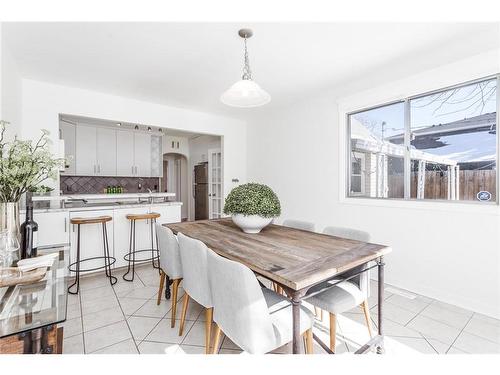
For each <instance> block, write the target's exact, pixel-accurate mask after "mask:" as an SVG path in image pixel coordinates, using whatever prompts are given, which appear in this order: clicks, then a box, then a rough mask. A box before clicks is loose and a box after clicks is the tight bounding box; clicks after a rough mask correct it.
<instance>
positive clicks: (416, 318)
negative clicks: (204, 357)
mask: <svg viewBox="0 0 500 375" xmlns="http://www.w3.org/2000/svg"><path fill="white" fill-rule="evenodd" d="M115 274H116V276H118V283H117V284H116V285H115V286H113V287H111V286H110V285H109V282H108V280H107V278H105V277H104V276H103V275H96V276H90V277H85V278H82V280H81V291H80V294H79V295H78V296H69V301H68V319H67V321H66V322H65V323H64V324H63V326H64V346H63V348H64V353H75V354H91V353H92V354H132V353H134V354H138V353H141V354H154V353H157V354H198V353H204V350H205V349H204V335H205V330H204V314H203V309H202V307H201V306H199V305H197V304H196V303H190V305H189V309H188V315H187V321H186V325H185V331H184V334H183V336H178V327H179V325H178V323H179V321H177V324H176V326H175V328H173V329H172V328H170V313H169V312H170V301H166V300H165V299H164V298H163V299H162V302H161V304H160V306H157V305H156V293H157V290H158V283H159V276H158V271H156V270H153V269H152V268H151V267H150V266H141V267H140V268H137V269H136V278H135V281H134V282H126V281H124V280H123V279H122V278H121V275H122V274H123V271H120V270H118V271H116V272H115ZM372 283H373V287H372V288H371V290H372V292H373V291H375V293H376V290H377V289H376V282H375V281H372ZM181 286H182V284H181ZM395 290H396V291H397V288H393V287H391V291H395ZM182 295H183V291H182V288H180V290H179V300H180V299H181V298H182ZM376 303H377V295H376V294H375V295H372V296H371V297H370V299H369V304H370V308H371V313H372V320H373V326H374V327H376V321H377V308H376ZM180 311H181V308H180V305H178V313H177V316H179V315H180ZM384 322H385V334H386V338H385V347H386V353H387V354H388V355H391V354H399V353H405V354H406V353H415V354H417V353H430V354H436V353H439V354H444V353H447V354H463V353H477V354H481V353H500V321H499V320H496V319H493V318H490V317H487V316H484V315H481V314H478V313H474V312H472V311H467V310H464V309H462V308H459V307H456V306H452V305H449V304H446V303H443V302H440V301H437V300H433V299H430V298H427V297H424V296H419V295H415V298H413V299H410V298H407V297H405V296H402V295H400V294H398V293H391V292H389V291H386V293H385V321H384ZM328 330H329V328H328V314H327V313H324V314H323V321H321V320H320V319H317V320H316V322H315V327H314V331H315V333H316V335H317V336H318V337H320V338H321V339H322V340H323V341H324V342H325V343H329V338H328V337H329V336H328ZM368 339H369V337H368V332H367V329H366V326H365V323H364V315H363V313H362V311H361V309H360V308H359V309H358V308H356V309H353V310H352V311H350V312H347V313H345V314H343V315H341V316H339V317H338V328H337V348H336V352H337V353H338V354H341V353H349V352H353V351H355V350H356V349H357V348H359V347H360V345H361V344H363V343H365V342H366V341H367V340H368ZM314 350H315V353H318V354H319V353H324V351H323V349H322V348H321V347H320V346H319V344H317V343H316V342H315V343H314ZM275 352H276V353H288V352H290V347H289V346H285V347H282V348H279V349H277V350H276V351H275ZM219 353H223V354H239V353H241V350H240V349H239V348H238V347H237V346H236V345H235V344H234V343H233V342H231V340H229V338H227V337H222V339H221V344H220V348H219Z"/></svg>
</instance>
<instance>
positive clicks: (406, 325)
mask: <svg viewBox="0 0 500 375" xmlns="http://www.w3.org/2000/svg"><path fill="white" fill-rule="evenodd" d="M431 303H432V302H429V303H428V304H427V305H425V307H424V308H423V309H421V310H420V311H419V312H417V314H416V315H415V316H414V317H413V318H411V319H410V320H409V321H408V322H406V324H402V326H403V327H406V328H408V324H410V323H411V322H413V321H414V320H415V319H416V318H417V316H419V315H421V314H422V312H423V311H424V310H425V309H426V308H428V307H429V306H430V304H431ZM421 316H425V315H421ZM436 322H437V320H436Z"/></svg>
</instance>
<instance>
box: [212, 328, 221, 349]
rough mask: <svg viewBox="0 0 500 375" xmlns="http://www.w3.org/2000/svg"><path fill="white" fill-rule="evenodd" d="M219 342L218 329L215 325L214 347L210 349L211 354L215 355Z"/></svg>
mask: <svg viewBox="0 0 500 375" xmlns="http://www.w3.org/2000/svg"><path fill="white" fill-rule="evenodd" d="M219 342H220V327H219V325H218V324H217V323H215V327H214V347H213V348H212V354H217V353H218V352H219V350H218V349H219Z"/></svg>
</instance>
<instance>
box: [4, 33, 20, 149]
mask: <svg viewBox="0 0 500 375" xmlns="http://www.w3.org/2000/svg"><path fill="white" fill-rule="evenodd" d="M1 28H2V26H1V25H0V30H1ZM0 77H1V78H0V108H1V109H0V119H2V120H5V121H7V122H9V123H10V124H9V125H7V129H6V132H5V136H6V137H7V139H12V138H13V137H14V135H16V134H18V133H19V130H20V127H21V121H22V110H21V100H22V97H21V96H22V84H21V76H20V75H19V72H18V70H17V67H16V64H15V62H14V59H13V57H12V55H11V53H10V51H9V49H8V48H7V45H6V43H5V41H4V40H3V39H2V33H1V31H0Z"/></svg>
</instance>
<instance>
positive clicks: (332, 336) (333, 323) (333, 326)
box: [330, 313, 337, 353]
mask: <svg viewBox="0 0 500 375" xmlns="http://www.w3.org/2000/svg"><path fill="white" fill-rule="evenodd" d="M336 335H337V318H336V316H335V314H332V313H330V350H331V351H332V352H334V353H335V340H336Z"/></svg>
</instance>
